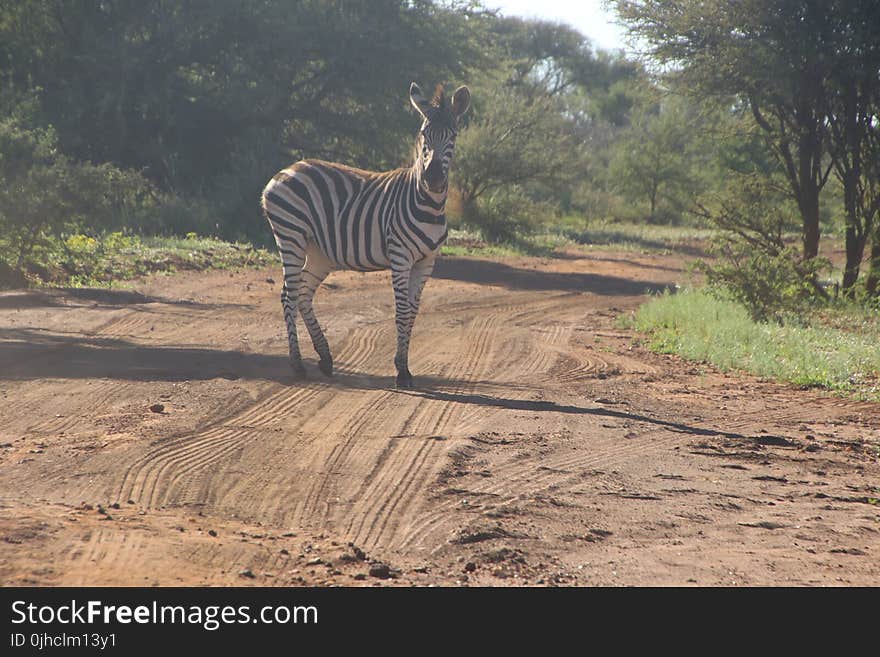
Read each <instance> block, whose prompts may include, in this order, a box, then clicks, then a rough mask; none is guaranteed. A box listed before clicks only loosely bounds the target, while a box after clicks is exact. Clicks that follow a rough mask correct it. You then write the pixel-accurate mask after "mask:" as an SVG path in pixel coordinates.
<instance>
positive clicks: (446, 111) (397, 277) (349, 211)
mask: <svg viewBox="0 0 880 657" xmlns="http://www.w3.org/2000/svg"><path fill="white" fill-rule="evenodd" d="M409 99H410V102H411V103H412V105H413V107H414V108H415V109H416V111H418V113H419V114H420V115H421V118H422V126H421V129H420V131H419V134H418V137H417V141H416V148H415V154H414V161H413V164H412V166H410V167H404V168H399V169H394V170H392V171H386V172H381V173H380V172H373V171H364V170H361V169H356V168H354V167H350V166H346V165H344V164H338V163H335V162H325V161H321V160H313V159H307V160H302V161H300V162H297V163H295V164H292V165H291V166H289V167H287V168H285V169H282V170H281V171H280V172H278V173H277V174H276V175H275V176H274V177H273V178H272V180H270V181H269V183H268V184H267V185H266V187H265V189H264V190H263V195H262V207H263V212H264V213H265V215H266V218H267V219H268V221H269V225H270V227H271V229H272V233H273V234H274V236H275V242H276V244H277V245H278V251H279V253H280V254H281V261H282V265H283V269H284V284H283V288H282V291H281V306H282V308H283V311H284V319H285V323H286V325H287V338H288V347H289V352H290V365H291V367H292V369H293V371H294V374H295V375H296V376H297V377H299V378H302V377H305V368H304V367H303V364H302V357H301V355H300V350H299V342H298V340H297V333H296V323H295V320H296V313H297V310H298V311H299V313H300V314H301V315H302V318H303V322H304V323H305V325H306V328H307V329H308V332H309V336H310V337H311V339H312V344H313V345H314V347H315V351H316V352H317V354H318V357H319V359H320V360H319V363H318V367H319V368H320V370H321V371H322V372H323V373H324V374H325V375H326V376H331V375H332V373H333V358H332V356H331V354H330V347H329V345H328V344H327V339H326V337H325V336H324V332H323V331H322V330H321V326H320V324H319V323H318V320H317V319H316V318H315V312H314V310H313V308H312V299H313V298H314V295H315V291H316V290H317V289H318V286H319V285H320V284H321V283H322V282H323V281H324V279H325V278H326V277H327V275H328V274H329V273H330V272H331V271H334V270H340V269H347V270H355V271H378V270H383V269H390V270H391V282H392V286H393V288H394V310H395V322H396V326H397V351H396V354H395V356H394V365H395V367H396V369H397V379H396V385H397V387H398V388H411V387H412V386H413V377H412V374H411V373H410V371H409V342H410V335H411V333H412V328H413V323H414V322H415V318H416V314H417V313H418V310H419V301H420V299H421V295H422V289H423V288H424V285H425V281H426V280H427V278H428V277H429V276H430V275H431V273H432V272H433V269H434V261H435V259H436V258H437V255H438V253H439V251H440V247H441V246H442V245H443V243H444V242H445V241H446V237H447V227H446V196H447V191H448V185H449V166H450V164H451V162H452V156H453V152H454V149H455V139H456V136H457V135H458V128H459V120H460V119H461V117H462V116H463V115H464V114H465V112H467V110H468V108H469V107H470V101H471V94H470V91H469V90H468V88H467V87H466V86H462V87H459V88H458V89H456V90H455V93H454V94H453V95H452V98H451V99H449V98H448V96H447V95H446V94H445V92H444V90H443V87H442V85H438V86H437V87H436V90H435V92H434V95H433V97H432V98H431V99H430V100H429V99H428V98H427V97H425V96H424V95H423V94H422V91H421V89H419V86H418V85H417V84H416V83H415V82H413V83H412V84H411V85H410V89H409Z"/></svg>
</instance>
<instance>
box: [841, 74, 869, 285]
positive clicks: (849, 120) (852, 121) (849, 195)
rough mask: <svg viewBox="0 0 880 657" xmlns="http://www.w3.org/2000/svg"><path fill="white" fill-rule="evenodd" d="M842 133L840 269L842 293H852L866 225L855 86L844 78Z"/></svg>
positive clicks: (866, 236)
mask: <svg viewBox="0 0 880 657" xmlns="http://www.w3.org/2000/svg"><path fill="white" fill-rule="evenodd" d="M844 98H845V101H844V107H843V137H844V141H845V144H846V152H845V153H843V154H838V158H837V168H838V172H839V174H840V178H841V182H842V183H843V205H844V209H845V211H846V265H845V267H844V270H843V293H844V294H845V295H846V296H848V297H852V295H853V291H854V286H855V284H856V281H858V280H859V268H860V267H861V265H862V257H863V256H864V254H865V242H866V241H867V238H868V235H867V228H868V226H866V225H864V223H863V222H864V221H865V219H866V218H865V217H864V215H863V209H864V208H863V206H862V205H861V204H860V202H859V196H860V194H859V184H860V183H861V177H862V154H861V146H862V144H861V135H860V134H859V115H858V89H857V88H856V85H855V82H853V81H852V80H848V81H847V85H846V89H845V91H844Z"/></svg>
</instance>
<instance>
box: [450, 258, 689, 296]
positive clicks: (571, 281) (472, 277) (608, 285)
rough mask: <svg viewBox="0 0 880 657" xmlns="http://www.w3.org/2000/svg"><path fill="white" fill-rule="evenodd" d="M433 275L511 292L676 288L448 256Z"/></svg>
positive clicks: (623, 292) (635, 291)
mask: <svg viewBox="0 0 880 657" xmlns="http://www.w3.org/2000/svg"><path fill="white" fill-rule="evenodd" d="M433 276H434V278H443V279H446V280H450V281H463V282H466V283H477V284H479V285H499V286H501V287H505V288H508V289H511V290H559V291H563V292H592V293H594V294H601V295H624V296H634V295H640V294H646V293H649V292H650V293H657V292H662V291H664V290H670V289H673V287H674V286H673V285H672V284H671V283H662V282H657V281H635V280H632V279H629V278H620V277H618V276H605V275H603V274H589V273H579V272H569V273H559V272H548V271H542V270H540V269H522V268H519V267H511V266H510V265H508V264H504V263H502V262H492V261H488V260H471V259H467V258H454V257H448V256H444V257H443V258H440V259H439V260H438V261H437V266H436V267H435V268H434V274H433Z"/></svg>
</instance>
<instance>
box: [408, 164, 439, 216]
mask: <svg viewBox="0 0 880 657" xmlns="http://www.w3.org/2000/svg"><path fill="white" fill-rule="evenodd" d="M408 178H409V184H410V189H411V193H410V194H409V196H410V199H411V202H410V208H409V209H410V214H411V215H412V217H413V218H414V219H415V220H417V221H420V222H422V223H428V224H442V223H445V222H446V195H447V191H448V187H447V188H445V189H444V190H443V191H442V192H440V193H438V194H435V193H434V192H432V191H430V190H429V189H428V188H427V186H426V185H424V184H422V167H421V165H420V163H419V162H418V160H416V163H415V164H414V165H413V167H412V168H411V169H410V170H409V173H408Z"/></svg>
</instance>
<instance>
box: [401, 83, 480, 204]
mask: <svg viewBox="0 0 880 657" xmlns="http://www.w3.org/2000/svg"><path fill="white" fill-rule="evenodd" d="M409 100H410V102H411V103H412V105H413V107H415V108H416V110H418V112H419V114H421V115H422V118H423V121H422V129H421V130H420V131H419V138H418V141H417V143H416V167H417V169H418V172H419V176H420V181H421V183H420V184H422V185H424V186H425V187H426V188H427V189H428V191H430V192H432V193H433V194H443V193H445V192H446V187H447V185H448V183H449V165H450V164H451V163H452V154H453V151H454V150H455V137H456V136H457V135H458V120H459V119H460V118H461V117H462V116H463V115H464V113H465V112H467V110H468V107H470V104H471V92H470V91H469V90H468V88H467V87H459V88H458V89H456V90H455V93H454V94H452V100H450V99H449V98H448V97H447V96H446V93H445V92H444V91H443V86H442V85H439V84H438V85H437V88H436V90H435V91H434V97H433V98H431V99H430V100H429V99H427V98H426V97H425V96H424V95H423V94H422V90H421V89H419V85H417V84H416V83H415V82H413V83H412V84H411V85H410V87H409Z"/></svg>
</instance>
